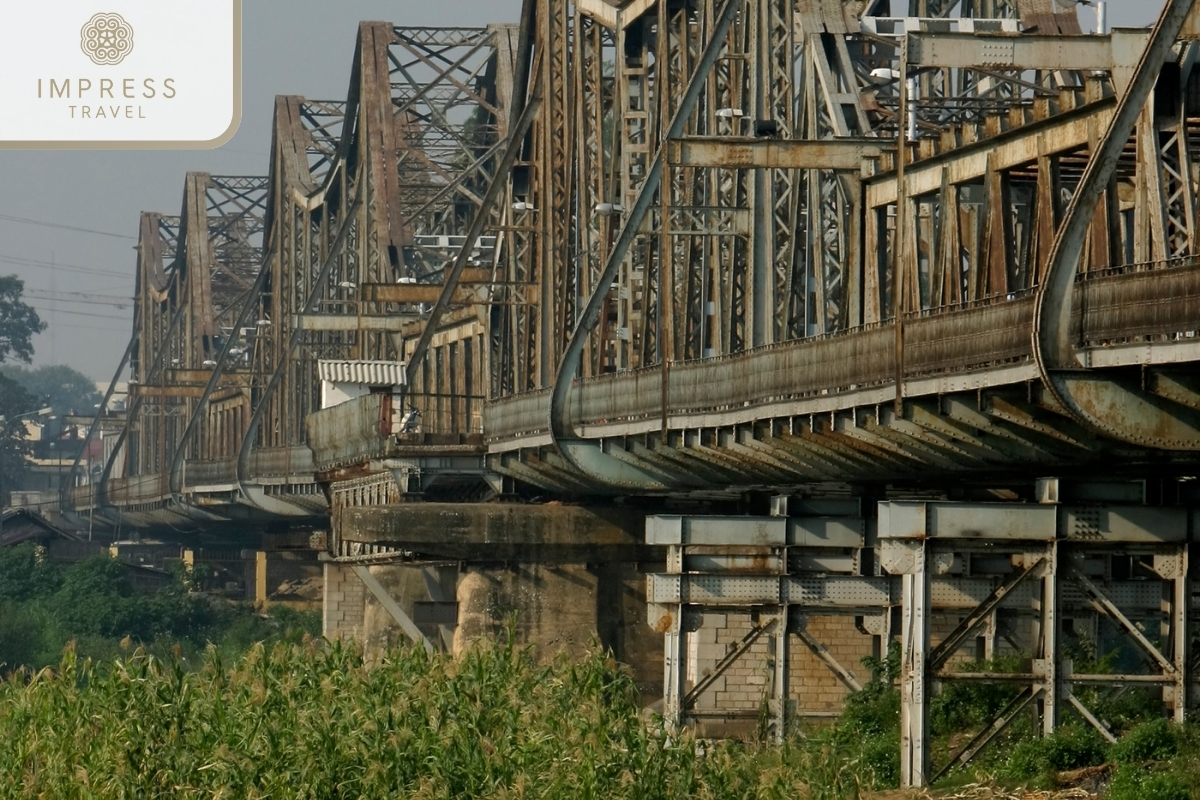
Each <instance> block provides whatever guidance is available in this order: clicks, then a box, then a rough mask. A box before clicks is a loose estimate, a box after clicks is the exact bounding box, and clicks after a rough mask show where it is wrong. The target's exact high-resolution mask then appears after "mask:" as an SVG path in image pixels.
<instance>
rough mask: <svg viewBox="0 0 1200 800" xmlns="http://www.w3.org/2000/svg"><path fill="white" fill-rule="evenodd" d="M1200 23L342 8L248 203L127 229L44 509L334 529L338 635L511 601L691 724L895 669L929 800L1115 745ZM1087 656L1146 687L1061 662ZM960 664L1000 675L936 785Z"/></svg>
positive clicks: (244, 185)
mask: <svg viewBox="0 0 1200 800" xmlns="http://www.w3.org/2000/svg"><path fill="white" fill-rule="evenodd" d="M1192 5H1193V3H1192V2H1191V0H1168V2H1167V3H1166V7H1165V9H1164V11H1163V14H1162V16H1161V17H1160V19H1159V21H1158V23H1157V25H1156V26H1155V27H1154V28H1153V29H1152V30H1115V31H1111V32H1106V31H1100V32H1096V33H1084V32H1083V28H1082V27H1081V24H1080V23H1081V17H1082V16H1083V15H1085V14H1086V13H1088V12H1086V11H1079V12H1078V13H1077V12H1076V11H1070V12H1061V11H1058V10H1056V9H1057V8H1058V6H1056V5H1055V4H1054V3H1053V2H1050V0H904V1H903V2H901V1H900V0H890V2H889V0H720V1H714V2H705V1H703V0H680V1H678V2H676V1H675V0H671V1H670V2H668V1H667V0H525V3H524V9H523V12H522V16H521V19H519V20H517V21H515V22H513V23H511V24H510V23H497V24H490V25H486V26H481V27H476V28H460V29H428V28H408V27H403V26H397V25H393V24H390V23H383V22H364V23H362V24H361V26H360V28H359V32H358V38H357V42H356V43H355V49H354V56H353V60H352V63H351V69H350V76H351V79H350V89H349V91H348V94H347V96H346V98H344V99H338V100H329V101H316V100H310V99H307V98H302V97H279V98H277V99H276V101H275V107H274V129H273V137H272V142H271V157H270V162H269V164H266V165H264V172H265V173H266V177H257V178H256V177H216V176H211V175H207V174H201V173H193V174H189V175H188V176H187V178H186V181H185V187H184V194H183V201H182V206H181V208H180V210H179V211H178V215H177V216H172V215H166V214H155V213H146V214H143V216H142V218H141V221H140V228H139V243H138V248H137V306H136V310H135V314H134V320H133V334H132V338H131V340H130V343H129V347H128V349H127V351H126V353H125V355H124V357H123V359H122V362H121V366H120V367H119V368H118V370H117V377H116V378H114V384H115V383H116V382H117V379H119V378H120V376H121V375H123V374H124V373H125V371H126V370H128V371H129V373H130V374H131V376H132V380H131V381H130V384H131V391H130V398H129V404H128V409H127V411H126V413H125V414H124V416H123V417H121V418H119V419H101V418H99V417H98V418H97V420H96V422H95V424H94V425H93V426H92V429H91V433H90V434H89V435H93V436H94V435H100V433H101V431H102V430H103V431H104V432H105V435H112V436H116V437H118V444H117V446H116V447H115V448H112V450H111V452H112V457H111V458H109V459H107V461H106V463H104V464H103V465H102V467H101V468H100V469H98V470H96V471H95V474H87V473H86V471H82V470H81V471H79V474H78V480H77V481H76V483H77V485H76V486H75V487H73V488H70V489H67V490H65V491H64V494H63V497H62V500H61V506H62V508H61V513H62V515H63V517H64V518H65V519H67V520H75V521H77V522H78V521H81V520H83V519H84V518H85V517H86V518H87V519H88V520H89V521H90V522H91V524H96V522H97V520H99V521H100V522H101V523H105V524H109V525H111V526H113V527H118V526H124V527H125V528H126V529H128V528H134V529H142V530H144V531H147V532H154V531H160V532H161V531H164V530H168V529H169V530H172V531H175V532H179V531H183V532H185V535H195V536H202V535H204V533H205V532H206V531H209V530H213V529H216V528H221V529H223V530H235V531H237V530H242V531H247V532H249V531H259V530H262V529H265V528H272V529H279V528H287V527H293V528H310V529H312V530H316V531H322V532H324V533H326V536H325V537H324V542H325V550H324V552H323V554H322V557H323V558H324V559H325V581H326V583H325V622H326V633H327V634H328V635H330V636H331V637H338V636H356V637H359V638H361V639H363V640H365V641H367V642H368V643H370V644H378V643H381V642H386V641H390V640H391V639H392V638H393V637H395V636H400V635H403V636H407V637H410V638H413V639H415V640H417V641H420V642H423V643H425V644H426V645H427V646H429V647H448V648H452V649H457V648H460V647H462V646H465V643H466V642H468V641H469V640H470V639H471V638H472V637H475V636H478V635H482V634H484V633H486V632H487V631H488V630H490V629H491V628H492V627H494V625H495V624H496V620H498V619H501V618H503V616H504V615H505V613H507V612H508V611H512V610H516V611H517V612H519V615H520V617H519V625H520V630H521V635H522V636H523V637H524V638H525V639H526V640H527V641H529V642H531V643H535V644H538V645H539V646H543V647H560V646H569V647H571V646H579V645H580V643H581V642H583V641H586V637H587V632H588V631H594V632H596V633H598V635H599V637H600V640H601V641H602V642H603V643H604V644H605V645H606V646H610V647H612V648H613V649H614V651H615V652H616V654H617V655H618V656H619V657H620V658H622V659H624V660H626V661H627V662H628V663H630V664H631V665H632V667H633V668H634V670H635V674H636V675H637V677H638V680H639V683H640V684H641V685H642V687H643V689H644V690H645V691H646V692H647V693H648V695H650V696H659V695H661V697H662V702H663V710H664V713H666V714H667V716H668V718H669V719H671V720H672V721H673V722H674V723H677V724H691V725H697V726H700V727H702V728H704V729H705V730H709V731H714V732H720V731H737V730H739V729H744V727H745V726H746V725H747V724H752V723H753V722H754V721H755V720H756V719H757V718H758V716H759V714H760V708H761V707H762V704H763V703H765V704H766V707H767V708H768V710H769V714H768V716H769V717H770V720H771V724H772V726H773V730H774V732H775V734H776V735H778V736H783V735H784V733H785V731H786V730H787V727H788V726H789V725H790V724H792V722H793V721H794V720H796V719H800V718H803V717H820V716H822V715H829V714H831V713H832V712H834V711H836V709H837V708H838V707H839V706H840V703H841V700H842V698H843V697H844V695H845V693H846V692H847V691H851V690H854V689H856V688H859V687H861V685H862V684H863V683H864V682H865V681H867V680H869V679H870V678H871V675H870V674H869V673H868V672H867V671H866V669H865V668H864V667H862V666H861V660H862V658H863V657H864V656H871V655H874V656H875V657H880V656H881V655H882V654H885V653H886V652H887V651H888V649H889V646H890V645H891V644H893V643H894V642H898V644H899V646H900V647H901V651H902V666H903V669H902V675H901V688H902V695H903V711H902V730H903V761H902V767H903V775H904V781H905V783H906V784H911V785H923V784H925V783H927V782H929V781H931V780H933V779H935V778H936V777H938V776H940V775H941V774H943V773H944V772H945V771H946V770H947V769H949V768H951V767H953V766H956V765H960V764H965V763H967V762H969V761H970V760H971V759H972V758H973V757H974V756H975V755H976V754H977V753H978V752H979V751H980V749H981V748H983V747H984V746H986V745H987V744H988V743H989V742H990V741H992V740H993V739H994V738H995V737H996V736H998V735H1001V733H1002V731H1003V730H1004V728H1005V727H1006V726H1007V725H1008V724H1009V723H1010V722H1011V721H1012V720H1013V719H1014V718H1015V717H1016V716H1017V715H1019V714H1037V715H1038V717H1039V719H1040V720H1041V726H1042V729H1043V730H1045V731H1052V730H1054V728H1055V727H1056V726H1057V725H1058V724H1059V723H1060V721H1062V720H1064V719H1066V718H1067V717H1072V716H1074V717H1078V718H1079V719H1081V720H1083V721H1084V722H1086V723H1087V724H1091V725H1094V726H1096V727H1097V728H1098V729H1099V730H1100V731H1101V733H1102V734H1103V735H1105V736H1111V735H1112V734H1111V732H1110V731H1109V730H1108V728H1107V727H1106V725H1105V723H1104V722H1103V720H1102V715H1101V714H1100V713H1099V712H1098V711H1097V710H1096V709H1089V708H1087V707H1086V706H1085V705H1084V704H1083V703H1082V702H1081V701H1080V700H1079V698H1078V697H1077V696H1076V695H1075V694H1073V693H1072V687H1073V686H1083V685H1089V686H1090V685H1096V684H1108V685H1114V686H1124V687H1130V686H1133V687H1142V689H1143V690H1145V689H1147V688H1148V689H1152V690H1153V691H1155V692H1161V697H1162V701H1163V707H1164V713H1166V714H1170V715H1172V716H1174V717H1175V718H1177V719H1182V717H1183V715H1184V714H1185V713H1186V711H1187V710H1188V708H1189V707H1192V704H1193V703H1194V700H1195V698H1196V696H1197V695H1198V694H1200V687H1198V686H1197V683H1196V676H1197V655H1198V654H1200V648H1198V646H1197V645H1198V643H1197V641H1196V637H1195V636H1194V635H1193V630H1192V626H1191V619H1192V617H1191V610H1192V608H1193V607H1194V606H1195V604H1196V602H1197V598H1196V596H1195V592H1194V581H1193V580H1192V577H1191V576H1192V568H1191V567H1190V563H1189V557H1190V548H1191V542H1192V540H1193V538H1194V537H1196V536H1197V535H1198V534H1200V531H1198V529H1197V524H1198V521H1200V493H1197V491H1196V476H1197V475H1198V474H1200V459H1198V458H1197V454H1198V452H1200V372H1197V362H1200V335H1198V333H1197V331H1200V241H1198V237H1200V229H1198V227H1197V225H1198V222H1197V215H1198V213H1200V205H1198V202H1197V193H1198V191H1200V161H1198V160H1197V153H1200V10H1197V11H1196V12H1193V11H1192ZM1084 22H1085V23H1086V22H1088V21H1087V20H1084ZM664 641H665V647H664ZM1081 643H1090V645H1089V646H1095V647H1107V648H1109V649H1112V648H1118V647H1120V648H1125V649H1126V650H1127V651H1128V652H1130V653H1136V654H1138V658H1134V659H1132V660H1133V661H1138V660H1139V659H1140V661H1141V662H1142V666H1141V667H1139V668H1137V669H1136V670H1134V671H1132V672H1130V673H1128V674H1122V675H1088V674H1082V673H1077V672H1075V671H1074V669H1073V665H1072V663H1071V659H1070V653H1071V652H1073V650H1072V648H1075V649H1076V650H1077V649H1078V647H1080V646H1082V645H1081ZM794 644H798V645H801V646H799V647H795V648H793V646H792V645H794ZM1001 653H1012V654H1018V655H1020V656H1021V657H1022V658H1023V659H1025V660H1026V663H1027V665H1028V668H1027V669H1025V668H1023V671H1022V672H1020V673H1011V674H1010V673H1005V674H1003V675H997V674H993V673H991V672H989V671H988V669H989V668H988V666H987V665H988V664H990V663H992V661H993V659H994V658H995V657H996V656H997V655H999V654H1001ZM964 664H973V665H974V666H971V667H970V670H969V671H964V669H963V668H960V667H962V665H964ZM959 679H967V680H970V679H989V680H997V681H1008V682H1011V683H1013V684H1014V685H1016V686H1019V687H1020V692H1019V693H1018V694H1016V699H1015V700H1014V701H1013V703H1012V704H1011V705H1010V706H1009V707H1008V708H1005V709H1004V710H1002V711H1001V712H1000V714H999V715H998V716H997V718H996V719H994V720H991V721H990V722H989V724H988V725H987V726H986V728H985V729H984V730H983V731H982V732H981V733H980V734H979V736H978V737H977V738H976V739H974V740H972V741H971V742H969V743H967V744H966V745H965V746H964V747H963V749H962V750H961V751H960V752H958V753H956V754H955V755H954V756H953V758H952V759H951V761H950V762H949V763H946V764H932V763H931V761H930V749H929V741H930V737H931V729H930V723H929V697H930V693H931V692H932V691H934V690H935V689H936V688H937V687H938V686H940V685H941V684H942V683H944V682H947V681H952V680H959Z"/></svg>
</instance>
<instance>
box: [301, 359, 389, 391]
mask: <svg viewBox="0 0 1200 800" xmlns="http://www.w3.org/2000/svg"><path fill="white" fill-rule="evenodd" d="M317 373H318V374H319V375H320V376H321V380H323V381H329V382H330V383H361V384H363V385H365V386H403V385H404V383H405V380H404V365H403V364H401V363H400V362H399V361H318V362H317Z"/></svg>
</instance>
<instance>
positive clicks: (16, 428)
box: [0, 374, 37, 508]
mask: <svg viewBox="0 0 1200 800" xmlns="http://www.w3.org/2000/svg"><path fill="white" fill-rule="evenodd" d="M36 408H37V400H36V398H34V397H33V396H32V395H31V394H29V392H27V391H25V389H23V388H22V387H21V385H20V384H19V383H17V382H16V381H13V380H10V379H8V378H6V377H4V375H2V374H0V417H3V418H4V419H3V421H0V508H3V507H4V506H7V505H8V502H9V495H10V491H11V489H12V487H13V486H14V485H16V483H15V482H16V480H17V477H18V476H19V475H20V474H21V473H22V472H24V471H25V454H26V453H28V452H29V442H28V441H26V438H25V426H24V425H22V424H21V421H20V420H18V419H16V418H17V416H19V415H21V414H26V413H28V412H30V411H33V410H34V409H36Z"/></svg>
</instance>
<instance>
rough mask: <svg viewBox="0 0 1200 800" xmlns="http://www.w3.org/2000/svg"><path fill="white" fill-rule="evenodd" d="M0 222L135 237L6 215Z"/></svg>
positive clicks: (127, 237)
mask: <svg viewBox="0 0 1200 800" xmlns="http://www.w3.org/2000/svg"><path fill="white" fill-rule="evenodd" d="M0 220H4V221H6V222H19V223H21V224H22V225H39V226H41V227H43V228H58V229H59V230H64V231H75V232H76V233H90V234H92V235H94V236H111V237H113V238H114V239H129V240H131V241H135V240H136V239H137V237H136V236H127V235H126V234H123V233H113V232H112V231H98V230H95V229H94V228H80V227H77V226H75V225H63V224H62V223H61V222H46V221H44V220H40V219H29V218H28V217H13V216H9V215H8V214H0Z"/></svg>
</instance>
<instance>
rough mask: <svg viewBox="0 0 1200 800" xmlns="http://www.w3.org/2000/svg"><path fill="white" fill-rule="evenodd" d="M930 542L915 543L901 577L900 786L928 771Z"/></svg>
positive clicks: (917, 783)
mask: <svg viewBox="0 0 1200 800" xmlns="http://www.w3.org/2000/svg"><path fill="white" fill-rule="evenodd" d="M928 551H929V544H928V543H927V542H925V541H920V542H916V543H914V547H913V561H914V563H913V566H912V570H911V572H908V573H905V574H904V575H902V576H901V578H900V582H901V587H902V588H901V600H900V602H901V628H900V635H901V641H902V642H903V645H902V647H903V652H902V654H901V657H902V661H901V667H900V785H901V786H904V787H921V786H924V785H925V782H926V776H927V775H928V774H929V677H928V675H927V674H926V665H927V664H928V660H929V605H930V597H929V572H928V570H927V568H926V565H927V562H928Z"/></svg>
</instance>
